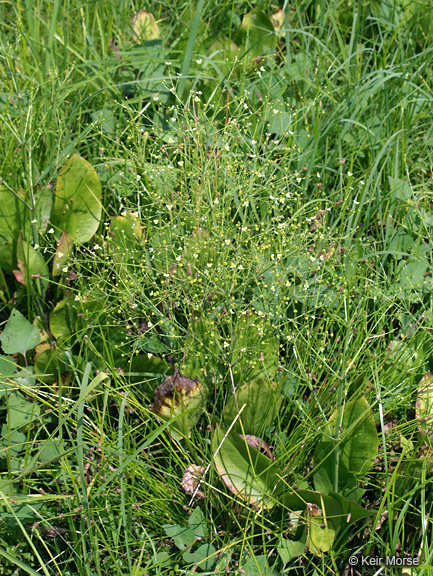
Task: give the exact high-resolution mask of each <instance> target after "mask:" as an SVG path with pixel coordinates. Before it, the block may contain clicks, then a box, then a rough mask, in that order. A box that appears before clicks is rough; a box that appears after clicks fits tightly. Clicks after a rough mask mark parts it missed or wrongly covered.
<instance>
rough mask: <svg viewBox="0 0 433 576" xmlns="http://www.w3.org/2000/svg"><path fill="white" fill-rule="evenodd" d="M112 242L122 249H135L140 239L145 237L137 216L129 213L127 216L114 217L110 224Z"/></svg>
mask: <svg viewBox="0 0 433 576" xmlns="http://www.w3.org/2000/svg"><path fill="white" fill-rule="evenodd" d="M110 237H111V238H112V242H113V243H114V244H116V246H118V247H119V248H122V249H126V248H129V249H131V250H132V249H134V248H135V246H136V243H137V240H138V239H139V238H142V237H143V227H142V225H141V222H140V220H139V218H137V216H134V214H131V212H127V213H126V214H125V216H113V217H112V218H111V224H110Z"/></svg>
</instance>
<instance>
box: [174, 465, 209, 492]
mask: <svg viewBox="0 0 433 576" xmlns="http://www.w3.org/2000/svg"><path fill="white" fill-rule="evenodd" d="M204 471H205V468H204V466H196V465H195V464H191V466H188V467H187V468H186V470H185V472H184V473H183V476H182V482H181V483H180V487H181V488H182V490H183V491H184V492H185V494H187V495H188V496H193V495H194V494H195V495H196V496H197V498H204V493H203V492H202V491H201V490H197V488H198V486H199V483H200V481H201V480H202V478H203V474H204Z"/></svg>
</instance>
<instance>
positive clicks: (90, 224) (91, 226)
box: [51, 154, 102, 244]
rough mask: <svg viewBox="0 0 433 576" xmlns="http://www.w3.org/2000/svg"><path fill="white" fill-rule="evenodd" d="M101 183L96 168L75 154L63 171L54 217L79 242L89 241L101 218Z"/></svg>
mask: <svg viewBox="0 0 433 576" xmlns="http://www.w3.org/2000/svg"><path fill="white" fill-rule="evenodd" d="M101 194H102V192H101V183H100V181H99V178H98V175H97V173H96V170H95V169H94V168H93V167H92V166H91V165H90V164H89V162H87V160H85V159H84V158H81V157H80V156H79V155H78V154H74V155H73V156H72V157H71V158H70V160H69V161H68V162H67V163H66V164H65V166H64V167H63V168H62V170H61V171H60V174H59V177H58V179H57V188H56V196H55V200H54V208H53V213H52V216H51V221H52V223H53V225H54V226H55V227H57V229H58V231H59V233H62V232H67V233H68V234H69V236H70V237H71V238H72V239H73V241H74V242H75V243H76V244H82V243H83V242H88V241H89V240H90V239H91V238H92V236H93V235H94V234H95V233H96V231H97V229H98V226H99V222H100V219H101V211H102V205H101Z"/></svg>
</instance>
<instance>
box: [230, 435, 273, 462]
mask: <svg viewBox="0 0 433 576" xmlns="http://www.w3.org/2000/svg"><path fill="white" fill-rule="evenodd" d="M238 436H240V437H241V438H245V440H246V443H247V444H249V445H250V446H251V447H252V448H255V449H256V450H260V452H261V453H262V454H264V455H265V456H267V457H268V458H270V459H271V460H272V461H274V462H275V456H274V455H273V454H272V450H271V448H270V446H269V445H268V444H266V442H265V441H264V440H262V439H261V438H259V437H258V436H253V435H252V434H246V435H245V436H244V435H243V434H238Z"/></svg>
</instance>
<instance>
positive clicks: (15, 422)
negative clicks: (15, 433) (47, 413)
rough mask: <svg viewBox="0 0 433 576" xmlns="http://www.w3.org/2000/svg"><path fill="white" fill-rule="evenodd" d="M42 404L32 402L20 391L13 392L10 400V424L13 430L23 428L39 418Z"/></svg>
mask: <svg viewBox="0 0 433 576" xmlns="http://www.w3.org/2000/svg"><path fill="white" fill-rule="evenodd" d="M40 411H41V409H40V406H39V405H38V404H36V403H35V402H30V401H29V400H26V398H25V397H24V396H23V395H22V394H21V393H20V392H12V393H11V394H10V396H9V402H8V426H9V428H10V429H11V430H16V429H17V428H22V427H23V426H26V425H27V424H29V423H30V422H31V421H32V420H34V419H35V418H37V417H38V416H39V414H40Z"/></svg>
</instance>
